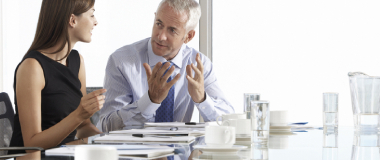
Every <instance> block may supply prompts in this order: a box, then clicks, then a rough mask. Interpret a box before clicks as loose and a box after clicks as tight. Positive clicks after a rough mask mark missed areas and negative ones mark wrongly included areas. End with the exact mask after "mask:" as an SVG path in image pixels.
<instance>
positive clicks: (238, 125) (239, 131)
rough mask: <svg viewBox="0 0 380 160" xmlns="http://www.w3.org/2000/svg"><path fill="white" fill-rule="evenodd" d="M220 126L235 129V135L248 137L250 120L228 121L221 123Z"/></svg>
mask: <svg viewBox="0 0 380 160" xmlns="http://www.w3.org/2000/svg"><path fill="white" fill-rule="evenodd" d="M222 126H231V127H235V133H236V135H250V133H251V120H250V119H229V120H225V121H223V124H222Z"/></svg>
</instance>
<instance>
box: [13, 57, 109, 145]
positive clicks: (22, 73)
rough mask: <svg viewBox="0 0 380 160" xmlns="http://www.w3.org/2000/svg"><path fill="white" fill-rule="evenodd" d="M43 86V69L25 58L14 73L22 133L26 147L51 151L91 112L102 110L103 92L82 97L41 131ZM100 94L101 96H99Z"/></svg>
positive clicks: (90, 114)
mask: <svg viewBox="0 0 380 160" xmlns="http://www.w3.org/2000/svg"><path fill="white" fill-rule="evenodd" d="M44 86H45V79H44V74H43V70H42V68H41V66H40V64H39V63H38V61H37V60H35V59H31V58H28V59H26V60H24V62H22V63H21V65H20V66H19V68H18V70H17V74H16V96H17V106H18V114H19V118H20V124H21V131H22V136H23V140H24V146H26V147H42V148H45V149H47V148H51V147H55V146H57V145H59V144H60V143H61V142H62V141H63V140H64V139H65V138H66V137H67V136H68V135H69V134H70V133H71V132H73V131H74V130H75V129H76V128H77V127H78V126H79V125H80V124H81V123H82V122H83V121H85V120H86V119H88V118H89V117H91V116H92V114H93V113H95V112H96V111H98V110H99V109H100V108H101V107H103V103H104V98H103V96H101V95H100V94H102V93H104V92H105V90H98V91H95V92H92V93H91V94H90V95H87V96H84V97H82V100H81V103H80V105H79V106H78V108H77V109H76V110H75V111H74V112H72V113H71V114H69V115H68V116H67V117H66V118H64V119H63V120H62V121H60V122H59V123H57V124H56V125H54V126H52V127H50V128H49V129H46V130H44V131H42V128H41V91H42V89H43V88H44ZM99 95H100V96H99Z"/></svg>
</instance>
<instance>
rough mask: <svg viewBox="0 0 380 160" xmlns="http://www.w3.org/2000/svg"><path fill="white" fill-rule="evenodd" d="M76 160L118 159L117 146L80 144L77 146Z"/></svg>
mask: <svg viewBox="0 0 380 160" xmlns="http://www.w3.org/2000/svg"><path fill="white" fill-rule="evenodd" d="M74 155H75V159H76V160H117V159H118V158H119V155H118V153H117V149H116V147H111V146H91V145H80V146H76V147H75V154H74Z"/></svg>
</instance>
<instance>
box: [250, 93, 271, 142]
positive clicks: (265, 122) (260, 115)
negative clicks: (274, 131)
mask: <svg viewBox="0 0 380 160" xmlns="http://www.w3.org/2000/svg"><path fill="white" fill-rule="evenodd" d="M269 121H270V112H269V102H268V101H251V134H252V136H251V144H252V145H259V146H267V145H268V138H269V124H270V122H269Z"/></svg>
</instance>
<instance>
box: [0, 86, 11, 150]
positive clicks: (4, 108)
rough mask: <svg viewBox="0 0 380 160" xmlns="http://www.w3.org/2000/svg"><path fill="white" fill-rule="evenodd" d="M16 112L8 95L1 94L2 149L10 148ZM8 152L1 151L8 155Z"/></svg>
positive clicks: (0, 130)
mask: <svg viewBox="0 0 380 160" xmlns="http://www.w3.org/2000/svg"><path fill="white" fill-rule="evenodd" d="M13 118H14V111H13V107H12V103H11V100H10V99H9V96H8V94H7V93H5V92H2V93H0V147H9V143H10V142H11V138H12V133H13ZM6 154H7V151H0V155H6Z"/></svg>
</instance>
